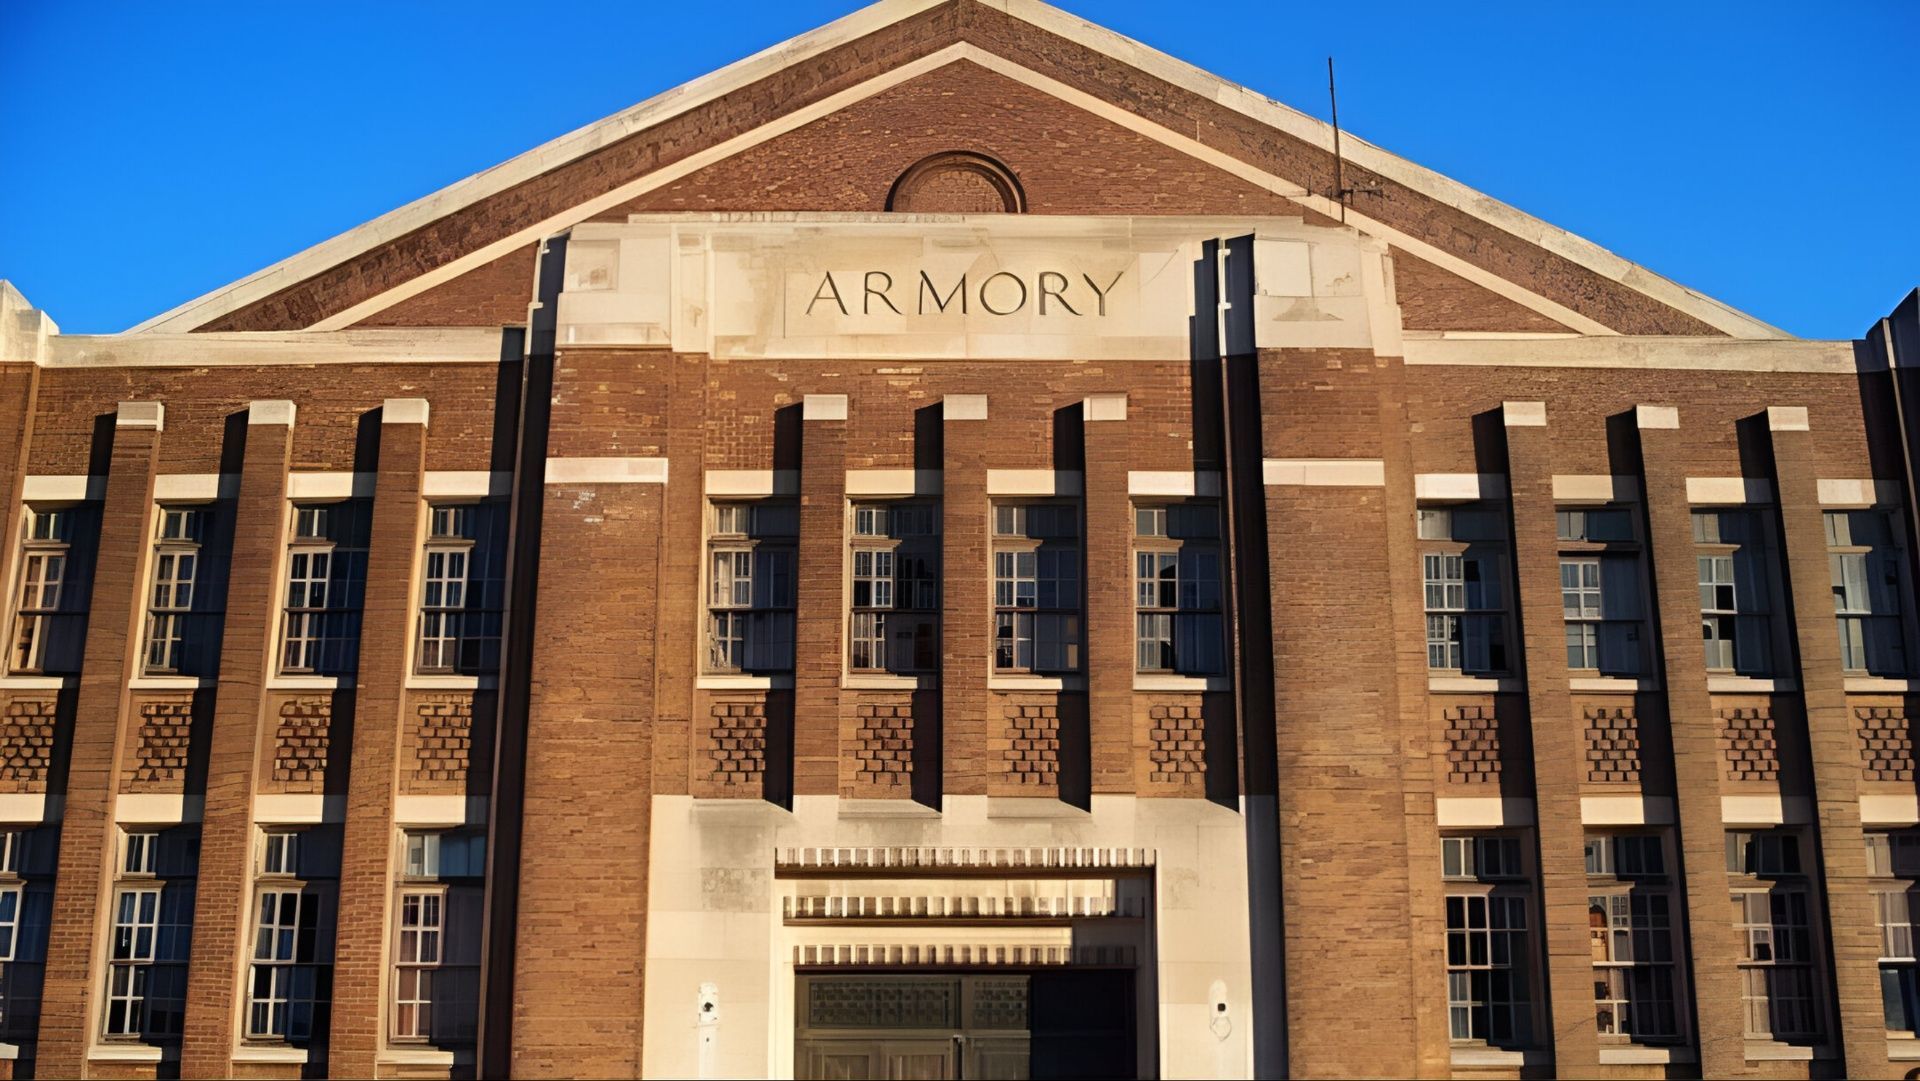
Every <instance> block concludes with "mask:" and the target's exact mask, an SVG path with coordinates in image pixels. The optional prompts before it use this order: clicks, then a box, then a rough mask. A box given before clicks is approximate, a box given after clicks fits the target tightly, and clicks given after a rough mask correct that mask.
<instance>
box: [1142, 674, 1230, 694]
mask: <svg viewBox="0 0 1920 1081" xmlns="http://www.w3.org/2000/svg"><path fill="white" fill-rule="evenodd" d="M1133 689H1134V690H1136V691H1159V692H1163V693H1167V694H1203V693H1207V692H1213V691H1230V690H1233V677H1231V676H1177V675H1170V674H1167V673H1161V672H1136V673H1134V676H1133Z"/></svg>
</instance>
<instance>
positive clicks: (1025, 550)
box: [993, 503, 1080, 672]
mask: <svg viewBox="0 0 1920 1081" xmlns="http://www.w3.org/2000/svg"><path fill="white" fill-rule="evenodd" d="M993 667H994V669H995V670H996V671H1000V672H1075V671H1078V670H1079V668H1080V508H1079V506H1078V505H1077V504H1073V503H996V504H995V505H994V507H993Z"/></svg>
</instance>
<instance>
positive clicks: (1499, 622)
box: [1419, 505, 1509, 675]
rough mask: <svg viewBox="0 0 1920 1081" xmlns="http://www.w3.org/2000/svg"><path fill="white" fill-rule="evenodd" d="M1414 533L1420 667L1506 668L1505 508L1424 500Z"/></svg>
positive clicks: (1476, 671) (1481, 671)
mask: <svg viewBox="0 0 1920 1081" xmlns="http://www.w3.org/2000/svg"><path fill="white" fill-rule="evenodd" d="M1419 533H1420V542H1421V543H1420V571H1421V578H1422V581H1423V584H1424V585H1425V592H1426V610H1427V667H1428V668H1429V669H1431V670H1433V671H1436V672H1464V673H1468V674H1472V675H1497V674H1501V673H1504V672H1506V671H1508V665H1509V661H1508V658H1507V642H1508V639H1509V634H1508V625H1507V589H1506V581H1507V579H1506V554H1507V523H1506V513H1505V511H1504V509H1496V508H1494V507H1490V506H1486V505H1472V506H1464V507H1430V508H1423V509H1422V510H1421V511H1420V521H1419Z"/></svg>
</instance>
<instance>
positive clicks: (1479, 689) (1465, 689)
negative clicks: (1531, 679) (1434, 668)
mask: <svg viewBox="0 0 1920 1081" xmlns="http://www.w3.org/2000/svg"><path fill="white" fill-rule="evenodd" d="M1524 689H1525V684H1523V683H1522V682H1521V681H1520V680H1517V679H1514V678H1513V677H1512V676H1497V677H1496V676H1448V675H1431V674H1429V675H1428V676H1427V690H1428V691H1429V692H1436V691H1437V692H1440V693H1443V694H1447V693H1451V694H1504V693H1511V692H1515V691H1520V690H1524Z"/></svg>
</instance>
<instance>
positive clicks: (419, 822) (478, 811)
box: [393, 795, 487, 826]
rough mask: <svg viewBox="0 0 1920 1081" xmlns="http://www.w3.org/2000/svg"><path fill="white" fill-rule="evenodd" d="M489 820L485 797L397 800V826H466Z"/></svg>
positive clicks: (394, 817)
mask: <svg viewBox="0 0 1920 1081" xmlns="http://www.w3.org/2000/svg"><path fill="white" fill-rule="evenodd" d="M486 820H487V800H486V797H484V796H407V795H402V796H396V797H394V801H393V823H394V825H396V826H465V825H469V824H476V825H477V824H479V823H481V822H485V821H486Z"/></svg>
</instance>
